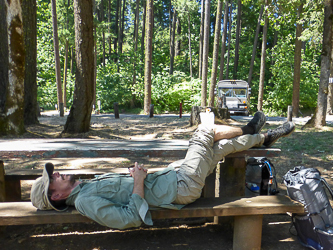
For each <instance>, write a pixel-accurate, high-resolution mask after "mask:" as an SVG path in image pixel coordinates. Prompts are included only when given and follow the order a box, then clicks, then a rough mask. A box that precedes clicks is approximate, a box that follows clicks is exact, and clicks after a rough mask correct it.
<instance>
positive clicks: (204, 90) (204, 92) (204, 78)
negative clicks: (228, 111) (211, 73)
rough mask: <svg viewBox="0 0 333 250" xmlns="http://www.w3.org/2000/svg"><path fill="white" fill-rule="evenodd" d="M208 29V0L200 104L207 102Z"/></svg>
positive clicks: (204, 104)
mask: <svg viewBox="0 0 333 250" xmlns="http://www.w3.org/2000/svg"><path fill="white" fill-rule="evenodd" d="M209 30H210V1H206V4H205V25H204V39H203V53H202V83H201V106H203V107H204V106H206V104H207V73H208V53H209Z"/></svg>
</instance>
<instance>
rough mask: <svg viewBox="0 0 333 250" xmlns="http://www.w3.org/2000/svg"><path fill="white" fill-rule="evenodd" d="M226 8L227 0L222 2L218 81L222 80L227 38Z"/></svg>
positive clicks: (227, 6) (227, 5)
mask: <svg viewBox="0 0 333 250" xmlns="http://www.w3.org/2000/svg"><path fill="white" fill-rule="evenodd" d="M228 10H229V1H228V0H227V1H225V3H224V15H223V34H222V44H221V60H220V75H219V80H220V81H221V80H223V71H224V54H225V41H226V39H227V24H228Z"/></svg>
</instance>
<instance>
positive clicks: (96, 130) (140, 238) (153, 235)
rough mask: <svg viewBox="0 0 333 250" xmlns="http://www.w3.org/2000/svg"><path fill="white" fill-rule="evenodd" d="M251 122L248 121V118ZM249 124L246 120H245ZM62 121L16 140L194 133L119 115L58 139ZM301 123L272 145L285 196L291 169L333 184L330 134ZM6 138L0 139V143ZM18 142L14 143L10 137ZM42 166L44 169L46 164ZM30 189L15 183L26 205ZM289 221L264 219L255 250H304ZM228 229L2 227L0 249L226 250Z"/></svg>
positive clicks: (19, 164)
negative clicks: (310, 170) (307, 170)
mask: <svg viewBox="0 0 333 250" xmlns="http://www.w3.org/2000/svg"><path fill="white" fill-rule="evenodd" d="M250 118H251V117H250ZM250 118H249V119H250ZM66 119H67V117H66V116H65V117H59V116H58V115H56V114H55V113H54V112H43V113H42V116H41V117H39V122H40V124H38V125H33V126H28V127H27V132H26V133H25V134H23V135H22V136H20V137H19V138H90V139H94V138H95V139H112V140H131V139H145V140H148V139H160V140H169V139H186V140H187V139H189V138H190V137H191V135H192V133H193V131H194V130H195V128H196V127H195V126H194V127H190V126H189V115H184V116H183V117H182V118H179V116H178V115H172V114H169V115H155V116H154V117H153V118H148V117H147V116H143V115H126V114H121V115H120V119H115V118H114V116H113V115H112V114H101V115H93V116H92V119H91V130H90V131H89V132H87V133H84V134H77V135H68V134H62V133H61V132H62V130H63V126H64V124H65V122H66ZM247 122H248V120H246V119H245V120H244V119H237V118H236V119H228V120H225V121H220V123H223V124H228V125H235V126H243V125H245V124H246V123H247ZM282 122H283V119H268V122H267V123H266V127H265V128H264V131H265V130H266V129H269V128H275V127H277V126H278V125H280V124H282ZM303 125H304V122H303V121H300V122H296V127H297V129H296V131H295V133H293V134H292V135H291V136H290V137H287V138H283V139H281V140H279V141H278V142H277V143H276V144H275V146H274V147H276V148H281V149H282V153H281V156H280V157H278V158H272V159H271V161H272V163H273V164H274V165H275V168H276V171H277V179H278V183H279V190H280V192H281V193H283V194H285V193H286V188H285V186H284V184H282V177H283V175H284V174H285V173H286V172H287V171H288V170H290V169H292V168H294V167H295V166H299V165H303V166H305V167H315V168H318V169H319V170H320V171H321V173H322V176H323V177H324V178H325V179H326V180H327V181H328V183H329V184H330V185H332V184H333V181H332V180H333V171H332V167H333V164H332V163H333V150H332V145H333V136H332V132H333V127H332V125H331V124H330V125H328V126H326V127H323V128H322V129H310V128H304V129H302V127H303ZM5 138H6V139H11V138H13V137H10V136H8V137H2V139H5ZM16 138H17V137H16ZM46 160H48V161H49V160H50V161H53V162H54V163H55V165H56V167H57V168H94V167H99V168H100V167H110V166H111V167H124V166H128V165H130V164H131V163H133V162H134V161H138V162H140V163H144V164H145V166H146V167H148V168H150V167H156V166H159V167H160V166H166V165H168V164H169V163H170V162H171V161H174V160H177V159H167V160H166V159H159V158H148V159H147V158H142V159H132V158H130V157H129V158H113V159H96V161H94V162H91V159H80V160H79V159H63V160H62V161H59V159H46ZM46 160H45V161H46ZM45 161H33V160H31V161H30V160H29V161H27V160H20V159H12V160H11V161H5V169H8V168H43V164H44V163H45ZM31 183H32V182H31V181H25V182H23V183H22V189H23V199H25V200H28V199H29V195H30V187H31ZM291 226H292V224H291V218H290V216H288V215H269V216H264V223H263V234H262V249H264V250H282V249H305V248H304V247H302V246H301V245H300V244H299V243H298V241H297V237H296V236H295V234H296V231H295V229H294V228H292V227H291ZM232 234H233V232H232V226H231V225H229V224H213V223H211V222H210V221H207V220H206V219H191V220H190V219H187V220H163V221H162V220H161V221H156V222H155V223H154V226H153V227H142V228H140V229H128V230H112V229H108V228H106V227H103V226H99V225H97V224H95V223H87V224H53V225H32V226H8V227H6V228H2V230H1V233H0V241H1V243H2V247H4V248H2V247H1V248H2V249H24V250H30V249H52V250H53V249H56V250H58V249H59V250H60V249H99V250H102V249H175V250H176V249H177V250H178V249H198V250H199V249H200V250H201V249H226V250H228V249H232Z"/></svg>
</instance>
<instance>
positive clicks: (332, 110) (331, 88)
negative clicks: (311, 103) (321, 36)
mask: <svg viewBox="0 0 333 250" xmlns="http://www.w3.org/2000/svg"><path fill="white" fill-rule="evenodd" d="M332 39H333V37H332ZM327 114H329V115H333V49H331V67H330V79H329V82H328V95H327Z"/></svg>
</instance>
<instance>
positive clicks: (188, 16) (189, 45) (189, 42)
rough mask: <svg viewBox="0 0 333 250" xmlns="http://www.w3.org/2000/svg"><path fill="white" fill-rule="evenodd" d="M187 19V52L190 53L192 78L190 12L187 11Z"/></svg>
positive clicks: (191, 73)
mask: <svg viewBox="0 0 333 250" xmlns="http://www.w3.org/2000/svg"><path fill="white" fill-rule="evenodd" d="M187 21H188V50H189V51H188V53H189V55H190V77H191V78H192V76H193V72H192V48H191V18H190V13H187Z"/></svg>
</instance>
